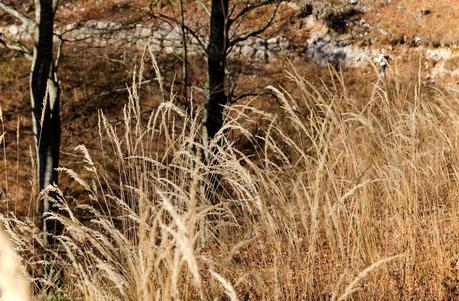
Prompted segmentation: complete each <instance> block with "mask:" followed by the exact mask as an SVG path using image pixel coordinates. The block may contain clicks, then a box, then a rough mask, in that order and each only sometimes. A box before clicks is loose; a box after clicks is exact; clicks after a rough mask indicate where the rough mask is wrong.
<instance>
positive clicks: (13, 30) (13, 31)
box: [8, 25, 19, 36]
mask: <svg viewBox="0 0 459 301" xmlns="http://www.w3.org/2000/svg"><path fill="white" fill-rule="evenodd" d="M8 31H9V33H10V34H11V35H13V36H15V35H17V34H18V33H19V27H18V26H16V25H10V26H9V27H8Z"/></svg>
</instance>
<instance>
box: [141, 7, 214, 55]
mask: <svg viewBox="0 0 459 301" xmlns="http://www.w3.org/2000/svg"><path fill="white" fill-rule="evenodd" d="M150 10H151V15H152V17H153V18H158V19H162V20H165V21H167V22H171V23H175V24H177V25H180V26H182V22H180V20H177V19H175V18H173V17H169V16H167V15H164V14H161V13H156V12H154V11H153V7H151V6H150ZM183 27H184V29H186V31H187V32H188V33H189V34H190V35H191V36H192V37H193V38H195V39H196V41H197V42H198V44H199V46H200V47H201V48H202V49H203V50H204V51H206V49H207V46H206V45H205V42H204V41H203V40H202V38H201V37H200V36H199V35H198V33H197V32H196V31H195V30H193V29H191V28H190V27H189V26H187V25H186V24H183Z"/></svg>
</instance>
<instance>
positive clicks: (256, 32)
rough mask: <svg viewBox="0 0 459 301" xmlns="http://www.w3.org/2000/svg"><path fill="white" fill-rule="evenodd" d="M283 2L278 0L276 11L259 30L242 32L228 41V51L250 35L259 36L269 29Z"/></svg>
mask: <svg viewBox="0 0 459 301" xmlns="http://www.w3.org/2000/svg"><path fill="white" fill-rule="evenodd" d="M281 3H282V0H281V1H278V2H277V3H276V7H275V8H274V11H273V13H272V15H271V18H269V20H268V21H267V22H266V23H265V24H264V25H263V26H261V27H259V28H258V29H257V30H254V31H250V32H247V33H245V34H242V35H240V36H238V37H236V38H234V39H232V40H230V41H229V42H228V51H227V53H228V52H229V51H230V50H231V48H232V47H233V46H234V45H236V44H237V43H239V42H242V41H245V40H247V39H248V38H250V37H254V36H257V35H259V34H261V33H263V32H264V31H265V30H266V29H268V28H269V27H270V26H271V24H272V23H273V21H274V18H275V17H276V15H277V11H278V10H279V6H280V4H281Z"/></svg>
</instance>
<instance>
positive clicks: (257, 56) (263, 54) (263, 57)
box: [255, 49, 267, 61]
mask: <svg viewBox="0 0 459 301" xmlns="http://www.w3.org/2000/svg"><path fill="white" fill-rule="evenodd" d="M255 59H256V60H258V61H264V60H266V59H267V55H266V51H265V49H258V50H257V52H255Z"/></svg>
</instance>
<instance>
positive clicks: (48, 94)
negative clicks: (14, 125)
mask: <svg viewBox="0 0 459 301" xmlns="http://www.w3.org/2000/svg"><path fill="white" fill-rule="evenodd" d="M36 3H37V4H38V3H39V7H36V13H37V21H38V31H37V32H36V33H35V34H36V36H35V47H34V59H33V62H32V70H31V78H30V81H31V82H30V89H31V101H32V110H33V126H34V133H35V139H36V144H37V159H38V164H37V165H38V180H39V188H40V191H43V189H45V188H46V187H48V185H52V184H57V180H58V175H57V171H56V168H57V167H58V164H59V147H60V131H61V129H60V118H59V92H60V91H59V84H58V80H57V75H56V70H55V66H54V61H53V30H54V29H53V27H54V13H55V10H54V9H55V8H54V7H53V0H40V1H36ZM50 210H51V211H53V210H55V208H53V206H52V205H50V204H49V200H48V198H46V197H43V196H42V197H41V199H40V211H41V212H40V214H41V217H42V219H43V217H44V216H45V214H46V212H48V211H50ZM42 221H43V220H42ZM42 227H43V231H44V232H45V235H46V234H47V233H48V232H54V233H55V234H56V231H58V230H57V228H60V227H58V225H57V224H56V222H54V221H46V222H45V221H43V222H42Z"/></svg>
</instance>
